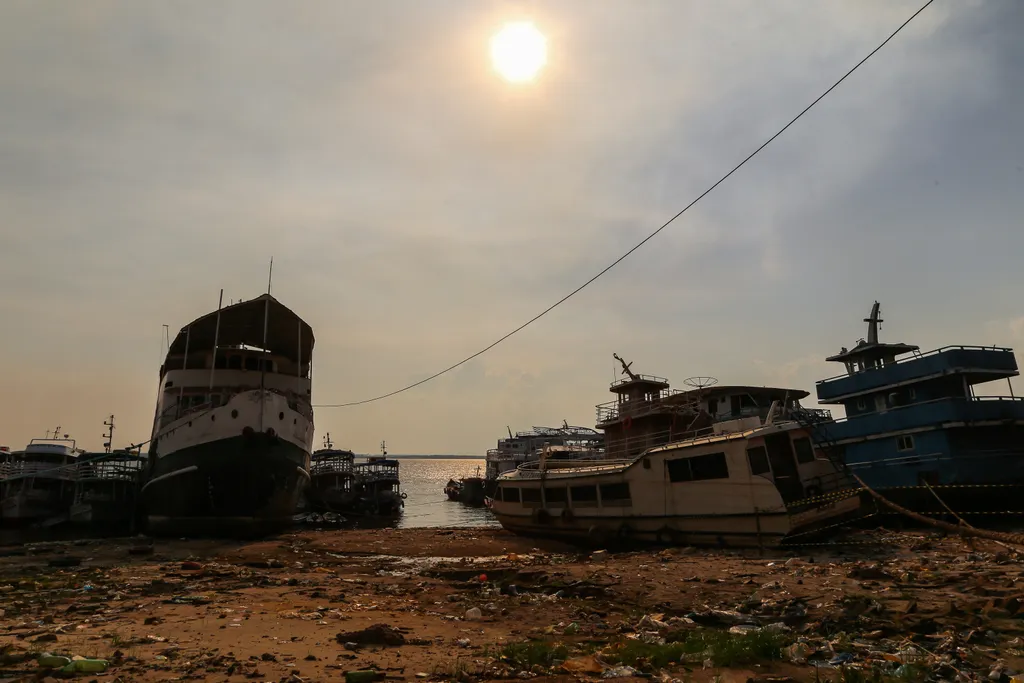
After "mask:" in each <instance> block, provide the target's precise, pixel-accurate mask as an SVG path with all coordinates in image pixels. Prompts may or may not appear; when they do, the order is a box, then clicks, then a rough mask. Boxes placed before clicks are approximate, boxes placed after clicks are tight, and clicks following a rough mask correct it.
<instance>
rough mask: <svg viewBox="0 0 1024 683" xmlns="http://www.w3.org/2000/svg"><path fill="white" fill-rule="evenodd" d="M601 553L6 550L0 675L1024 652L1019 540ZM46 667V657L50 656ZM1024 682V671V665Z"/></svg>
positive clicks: (884, 676) (775, 669)
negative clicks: (84, 661)
mask: <svg viewBox="0 0 1024 683" xmlns="http://www.w3.org/2000/svg"><path fill="white" fill-rule="evenodd" d="M847 543H848V545H842V546H834V547H820V548H814V547H807V548H803V549H801V550H800V551H799V552H798V551H789V552H785V553H781V552H766V553H765V554H764V555H763V556H759V555H758V553H757V552H737V551H716V550H706V549H692V548H673V549H669V550H644V551H636V552H621V553H608V552H604V551H598V552H593V553H592V552H581V551H579V550H578V549H575V548H572V547H570V546H565V545H561V544H555V543H544V542H539V541H536V540H531V539H525V538H519V537H515V536H512V535H510V534H508V533H507V532H504V531H502V530H494V529H486V530H485V529H480V530H446V529H380V530H344V531H320V532H318V531H311V530H305V531H301V532H295V533H288V534H283V535H281V536H278V537H275V538H273V539H265V540H261V541H256V542H224V541H196V540H192V541H184V540H167V541H163V540H156V541H153V540H152V539H144V538H133V539H105V540H86V541H77V542H61V543H40V544H31V545H26V546H20V547H7V548H0V647H2V648H3V655H2V657H3V659H2V666H0V672H2V673H0V680H33V679H35V680H38V678H39V677H41V676H43V675H45V671H40V667H39V665H38V663H37V662H38V655H39V654H40V653H44V652H46V653H51V654H55V655H65V656H68V657H71V656H79V657H86V658H94V659H103V660H106V661H107V669H106V671H105V672H103V673H100V674H92V673H90V674H78V675H79V677H81V678H83V679H85V680H108V681H115V680H117V681H136V680H138V681H142V680H146V681H151V680H167V681H171V680H195V681H244V680H266V681H286V680H287V681H296V682H297V681H327V680H342V679H344V676H345V673H346V672H349V671H356V670H367V669H374V670H376V671H378V672H379V675H380V677H382V678H383V677H386V679H392V680H502V679H526V678H531V679H536V680H572V679H599V678H602V677H603V678H605V679H609V678H612V677H618V678H620V679H621V680H629V678H636V679H640V678H655V679H658V680H662V681H668V680H672V679H675V680H680V681H688V680H693V681H713V680H714V681H721V682H723V683H735V682H739V683H746V682H747V681H748V680H751V679H754V680H759V681H772V680H774V681H784V680H787V679H792V680H798V681H813V680H836V681H847V682H853V681H861V680H869V679H870V680H893V681H895V680H900V681H907V682H910V681H925V680H947V681H951V682H952V681H958V680H980V679H985V680H991V681H996V682H999V681H1002V683H1008V682H1009V681H1011V679H1012V677H1013V676H1014V675H1015V674H1016V673H1017V672H1019V671H1022V670H1024V644H1022V643H1024V641H1022V637H1024V584H1022V583H1021V582H1022V580H1024V578H1022V573H1021V572H1022V570H1021V565H1020V555H1018V553H1017V551H1016V550H1014V549H1012V548H1009V547H1007V546H1003V545H1000V544H997V543H994V542H990V541H974V542H968V541H965V540H963V539H960V538H958V537H942V536H939V535H937V534H934V533H930V532H919V531H918V532H907V533H896V532H883V531H862V532H857V533H855V534H853V535H852V536H851V537H849V538H848V539H847ZM51 675H52V674H51ZM1017 680H1024V679H1017Z"/></svg>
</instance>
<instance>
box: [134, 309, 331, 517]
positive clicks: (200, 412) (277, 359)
mask: <svg viewBox="0 0 1024 683" xmlns="http://www.w3.org/2000/svg"><path fill="white" fill-rule="evenodd" d="M312 353H313V331H312V329H311V328H310V327H309V325H307V324H306V323H305V322H303V320H302V319H301V318H299V317H298V316H297V315H296V314H295V313H293V312H292V311H291V310H289V309H288V308H286V307H285V306H284V305H282V304H281V303H280V302H278V301H277V299H275V298H274V297H272V296H271V295H270V294H264V295H262V296H260V297H257V298H255V299H252V300H249V301H244V302H241V303H237V304H235V305H233V306H228V307H227V308H224V309H218V311H216V312H214V313H210V314H208V315H205V316H203V317H201V318H198V319H196V320H194V321H192V322H191V323H189V324H188V325H186V326H185V327H184V328H182V329H181V331H180V332H179V333H178V335H177V337H176V338H175V339H174V341H173V342H172V343H171V344H170V347H169V348H168V351H167V358H166V360H165V361H164V364H163V366H162V367H161V368H160V396H159V399H158V401H157V408H156V417H155V419H154V423H153V438H152V442H151V444H150V452H149V464H150V472H149V476H148V478H147V479H148V480H147V481H146V483H145V484H144V486H143V489H142V500H143V504H144V506H145V510H146V514H147V517H148V522H149V527H150V529H151V530H152V531H154V532H158V533H159V532H161V531H171V530H174V531H176V532H177V531H185V530H195V531H199V532H204V531H214V530H219V529H225V528H230V529H231V530H236V529H246V528H264V527H267V526H278V525H285V524H287V523H289V522H290V520H291V518H292V515H293V514H294V512H295V509H296V507H297V505H298V499H299V496H300V494H301V492H302V490H303V488H304V487H305V486H306V484H307V483H308V481H309V460H310V450H311V444H312V439H313V409H312V406H311V371H312Z"/></svg>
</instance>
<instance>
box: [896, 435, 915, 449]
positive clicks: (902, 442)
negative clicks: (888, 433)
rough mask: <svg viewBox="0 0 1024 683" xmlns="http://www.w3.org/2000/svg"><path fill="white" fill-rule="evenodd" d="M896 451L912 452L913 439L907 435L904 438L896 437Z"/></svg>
mask: <svg viewBox="0 0 1024 683" xmlns="http://www.w3.org/2000/svg"><path fill="white" fill-rule="evenodd" d="M896 450H898V451H912V450H914V437H912V436H910V435H909V434H907V435H905V436H898V437H896Z"/></svg>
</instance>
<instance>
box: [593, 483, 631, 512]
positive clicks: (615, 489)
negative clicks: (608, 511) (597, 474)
mask: <svg viewBox="0 0 1024 683" xmlns="http://www.w3.org/2000/svg"><path fill="white" fill-rule="evenodd" d="M632 504H633V500H632V499H631V498H630V496H629V484H627V483H625V482H623V483H621V484H601V505H602V506H605V507H608V506H629V505H632Z"/></svg>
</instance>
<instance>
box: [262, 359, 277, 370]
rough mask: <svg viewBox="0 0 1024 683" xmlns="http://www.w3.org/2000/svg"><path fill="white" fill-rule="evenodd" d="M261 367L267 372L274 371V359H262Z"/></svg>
mask: <svg viewBox="0 0 1024 683" xmlns="http://www.w3.org/2000/svg"><path fill="white" fill-rule="evenodd" d="M263 369H264V370H266V371H267V372H273V371H274V361H272V360H265V361H263Z"/></svg>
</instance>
